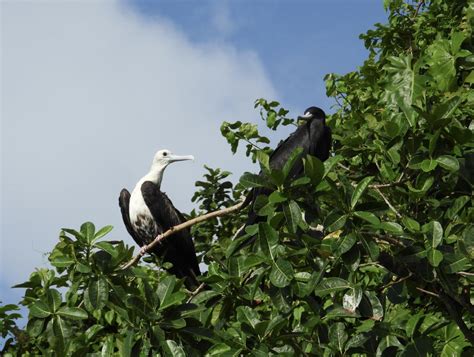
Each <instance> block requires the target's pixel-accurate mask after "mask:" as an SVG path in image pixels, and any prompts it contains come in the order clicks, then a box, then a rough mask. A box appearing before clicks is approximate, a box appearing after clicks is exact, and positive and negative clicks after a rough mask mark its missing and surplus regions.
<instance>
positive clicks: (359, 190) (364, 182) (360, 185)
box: [351, 176, 373, 209]
mask: <svg viewBox="0 0 474 357" xmlns="http://www.w3.org/2000/svg"><path fill="white" fill-rule="evenodd" d="M372 179H373V177H371V176H369V177H366V178H364V179H363V180H362V181H360V182H359V183H358V184H357V186H356V188H355V189H354V192H353V193H352V197H351V208H352V209H354V207H355V205H356V204H357V201H359V198H360V196H362V194H363V193H364V191H365V190H366V188H367V186H368V185H369V183H370V182H371V181H372Z"/></svg>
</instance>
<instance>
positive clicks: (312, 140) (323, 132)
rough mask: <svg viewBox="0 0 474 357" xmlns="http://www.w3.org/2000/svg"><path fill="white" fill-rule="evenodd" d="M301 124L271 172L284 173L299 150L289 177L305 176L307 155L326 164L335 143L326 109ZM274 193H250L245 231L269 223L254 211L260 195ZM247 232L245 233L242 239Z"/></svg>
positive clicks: (277, 153)
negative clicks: (278, 171) (262, 222)
mask: <svg viewBox="0 0 474 357" xmlns="http://www.w3.org/2000/svg"><path fill="white" fill-rule="evenodd" d="M298 120H299V121H300V123H301V125H299V126H298V128H297V129H296V130H295V131H294V132H293V133H292V134H290V136H289V137H288V138H286V140H284V141H281V142H280V143H279V144H278V146H277V148H276V149H275V150H274V151H273V153H272V154H271V155H270V159H269V165H270V168H271V169H279V170H281V169H282V168H283V166H284V165H285V163H286V162H287V160H288V159H289V157H290V156H291V154H292V153H293V151H294V150H295V149H297V148H301V149H303V151H302V152H301V154H300V156H299V158H298V159H297V160H296V162H295V163H294V165H293V167H292V169H291V171H290V173H289V177H290V178H293V179H294V178H297V177H298V176H300V175H301V174H302V173H303V169H304V168H303V157H305V156H306V155H308V154H309V155H312V156H316V157H317V158H318V159H319V160H321V161H325V160H326V159H327V158H328V157H329V151H330V150H331V140H332V139H331V128H330V127H328V126H326V114H325V113H324V111H323V110H322V109H320V108H318V107H309V108H308V109H306V110H305V111H304V114H303V115H302V116H299V117H298ZM260 175H262V172H260ZM270 193H272V190H270V189H268V188H254V189H253V190H252V191H250V193H249V195H248V196H247V198H246V201H247V202H248V203H246V204H250V210H249V216H248V219H247V222H246V223H245V226H244V228H245V227H247V226H249V225H252V224H256V223H258V222H259V221H262V220H264V219H265V218H264V217H261V216H258V215H257V213H256V212H255V210H254V208H253V207H254V203H255V200H256V199H257V197H258V196H259V195H266V196H268V195H269V194H270ZM244 232H245V230H244V229H242V230H241V233H240V234H239V235H238V236H239V237H240V236H242V235H243V234H244ZM251 241H252V240H250V241H246V242H245V243H243V244H242V245H241V246H239V248H237V249H240V248H241V247H243V246H244V245H247V244H249V243H250V242H251Z"/></svg>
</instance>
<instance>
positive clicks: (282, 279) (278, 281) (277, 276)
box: [270, 258, 295, 288]
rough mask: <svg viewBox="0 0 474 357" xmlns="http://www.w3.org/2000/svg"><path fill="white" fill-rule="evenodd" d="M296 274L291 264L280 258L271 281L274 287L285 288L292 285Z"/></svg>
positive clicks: (275, 265)
mask: <svg viewBox="0 0 474 357" xmlns="http://www.w3.org/2000/svg"><path fill="white" fill-rule="evenodd" d="M294 274H295V272H294V270H293V267H292V266H291V263H290V262H288V261H287V260H283V259H281V258H278V260H277V261H276V262H275V263H274V264H273V267H272V271H271V273H270V281H271V282H272V284H273V285H274V286H276V287H278V288H284V287H285V286H288V285H289V284H290V282H291V280H293V277H294Z"/></svg>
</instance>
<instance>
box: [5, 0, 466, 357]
mask: <svg viewBox="0 0 474 357" xmlns="http://www.w3.org/2000/svg"><path fill="white" fill-rule="evenodd" d="M385 6H386V8H387V10H388V11H389V13H390V15H389V21H388V24H386V25H381V24H377V25H376V26H375V29H373V30H370V31H368V32H367V33H366V34H364V35H361V38H362V39H363V40H364V43H365V45H366V47H367V49H368V50H369V58H368V59H367V60H366V61H365V62H364V64H363V65H362V66H361V67H360V68H358V70H357V71H354V72H350V73H348V74H346V75H336V74H329V75H327V77H326V85H327V94H328V95H329V96H331V97H333V98H335V99H336V100H337V102H338V107H337V110H336V112H335V113H334V114H333V115H331V116H330V117H329V118H328V123H329V125H330V126H331V127H332V129H333V137H334V150H333V153H334V155H333V156H332V157H330V158H329V159H328V160H327V161H326V162H324V163H322V162H320V161H319V160H318V159H316V158H314V157H310V156H308V157H305V158H304V175H303V176H302V177H300V178H298V179H297V180H289V179H288V178H287V175H288V172H289V169H290V168H291V165H292V163H293V162H294V161H293V159H292V158H290V159H289V160H288V162H287V164H286V165H285V167H284V168H283V169H282V170H270V168H269V165H268V160H269V157H268V155H269V153H270V152H271V149H270V145H269V146H266V147H260V145H262V144H265V145H268V144H269V140H268V138H266V137H264V136H261V135H260V133H259V132H258V130H257V128H256V125H255V124H251V123H241V122H237V123H224V124H223V125H222V134H223V135H224V136H225V137H226V139H227V141H228V142H229V144H230V145H231V149H232V151H233V152H234V153H235V152H236V150H237V148H238V146H239V143H241V142H242V141H243V142H244V145H246V155H247V156H249V157H250V158H251V159H252V160H254V161H255V160H258V162H259V163H260V166H261V168H262V172H263V173H264V174H263V175H256V174H251V173H246V174H244V175H243V176H242V177H241V178H240V181H239V183H238V184H236V185H234V184H232V182H231V181H229V180H228V179H227V178H228V176H229V175H230V173H229V172H227V171H221V170H219V169H211V168H207V171H208V172H207V174H206V175H205V177H204V179H203V180H202V181H198V182H197V183H196V186H197V191H196V193H195V195H194V197H193V201H194V202H196V203H197V204H198V205H199V208H198V209H197V210H196V211H193V212H191V216H196V215H199V214H202V213H207V212H209V211H212V210H215V209H219V208H223V207H229V206H231V205H233V204H235V203H237V201H238V200H239V199H240V197H241V195H242V194H243V192H244V190H246V189H251V188H253V187H262V186H263V187H268V188H271V189H273V190H274V192H273V193H272V194H271V195H269V196H268V197H264V196H261V197H260V198H259V199H258V200H257V202H256V205H255V206H256V209H257V210H258V214H259V215H261V216H263V217H266V220H264V222H261V223H259V224H258V225H254V226H250V227H247V228H246V231H245V235H244V236H243V237H241V238H239V239H235V238H234V237H233V236H234V234H235V232H236V231H237V230H238V229H239V228H240V227H241V225H242V223H243V222H244V220H245V217H246V212H245V211H243V212H239V213H237V214H233V215H231V216H224V217H220V218H215V219H212V220H209V221H206V222H204V223H202V224H200V225H197V226H194V227H193V235H194V237H195V241H196V249H197V251H198V253H199V254H200V255H201V259H202V262H204V263H205V264H206V265H207V266H208V271H207V273H206V274H204V276H203V277H202V278H201V281H202V282H203V283H204V284H205V288H204V289H202V290H199V291H196V292H189V291H186V290H185V289H184V287H183V283H182V281H179V280H177V279H176V278H175V277H174V276H171V275H169V274H168V273H166V272H165V271H162V270H158V269H157V268H156V265H155V264H153V263H152V264H146V263H141V264H140V265H138V266H135V267H133V268H130V269H127V270H122V269H121V266H123V265H124V264H125V263H126V262H127V261H128V260H129V259H130V258H131V257H132V253H133V248H131V247H127V246H125V245H124V244H123V243H122V242H120V241H107V240H105V239H104V236H105V235H106V234H107V233H109V231H110V230H111V227H104V228H102V229H100V230H99V231H97V232H96V230H95V227H94V225H93V224H92V223H85V224H84V225H82V227H81V228H80V230H79V231H75V230H71V229H63V230H62V232H61V235H60V238H59V243H58V244H57V245H56V246H55V247H54V249H53V251H52V252H51V253H50V255H49V260H50V262H51V265H52V268H51V269H39V270H37V271H36V272H34V273H33V274H32V275H31V276H30V279H29V280H28V281H27V282H25V283H23V284H20V285H17V287H22V288H26V293H25V297H24V299H23V301H21V304H23V305H25V306H26V307H27V308H28V309H29V316H28V324H27V326H26V328H25V329H24V330H22V329H19V328H18V327H17V326H16V324H15V319H16V318H18V314H16V313H15V312H14V311H15V310H16V309H17V306H16V305H5V306H2V307H0V317H1V318H2V322H1V323H0V332H1V334H2V336H3V337H6V342H5V346H4V347H3V353H4V354H5V355H8V354H22V353H23V354H25V355H28V354H44V355H57V356H63V355H75V356H82V355H86V353H96V354H101V355H106V356H108V355H112V354H116V353H120V354H121V355H123V356H129V355H143V356H147V355H150V354H156V353H159V354H161V355H164V356H168V355H170V356H171V355H172V356H176V355H196V356H197V355H208V356H212V355H229V356H230V355H233V356H237V355H241V354H252V355H257V356H267V355H288V356H293V355H321V356H339V355H365V356H373V355H377V356H381V355H384V356H385V355H406V356H413V355H441V356H460V355H462V354H464V355H466V356H467V355H472V354H473V353H474V349H473V346H472V344H473V343H474V337H473V336H474V332H473V327H474V319H473V316H474V308H473V305H472V301H473V299H474V291H473V282H474V269H473V262H474V225H473V223H472V222H473V215H474V211H473V202H472V182H473V165H474V154H473V151H474V148H473V135H474V134H473V130H474V123H473V114H474V92H473V91H472V90H471V89H472V85H473V83H474V72H473V69H474V54H473V53H472V52H473V43H472V21H473V18H474V5H473V4H472V3H468V2H467V1H441V0H438V1H435V0H433V1H430V2H426V3H425V2H424V1H420V2H419V3H414V4H412V3H406V2H404V1H402V0H391V1H389V0H385ZM256 107H258V108H259V109H260V113H261V115H262V119H264V121H265V123H266V125H267V127H268V128H270V129H272V130H276V129H277V128H278V127H279V126H280V125H289V124H291V123H293V120H291V119H289V118H287V114H288V112H287V111H286V110H285V109H283V108H281V107H279V103H277V102H267V101H265V100H263V99H260V100H258V101H257V102H256ZM273 146H274V145H273ZM295 157H296V156H295ZM318 225H321V226H322V227H324V230H323V232H321V231H320V229H319V228H318ZM252 235H255V236H256V237H257V239H256V240H255V242H254V243H253V244H252V245H249V246H246V247H245V248H243V249H242V250H236V247H237V246H239V244H240V241H241V240H242V239H246V238H247V237H248V236H252ZM169 239H172V237H170V238H169Z"/></svg>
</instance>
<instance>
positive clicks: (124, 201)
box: [119, 188, 145, 247]
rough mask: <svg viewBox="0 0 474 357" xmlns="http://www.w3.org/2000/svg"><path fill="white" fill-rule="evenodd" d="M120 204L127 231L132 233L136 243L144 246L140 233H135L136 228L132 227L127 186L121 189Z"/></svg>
mask: <svg viewBox="0 0 474 357" xmlns="http://www.w3.org/2000/svg"><path fill="white" fill-rule="evenodd" d="M119 206H120V212H122V219H123V223H124V224H125V228H127V232H128V233H129V234H130V236H131V237H132V238H133V240H134V241H135V243H137V244H138V246H140V247H141V246H142V245H144V244H145V243H143V242H142V241H141V240H140V238H139V237H138V235H137V234H136V233H135V230H134V229H133V227H132V223H131V222H130V214H129V212H130V192H128V190H127V189H126V188H124V189H122V191H120V196H119Z"/></svg>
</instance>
